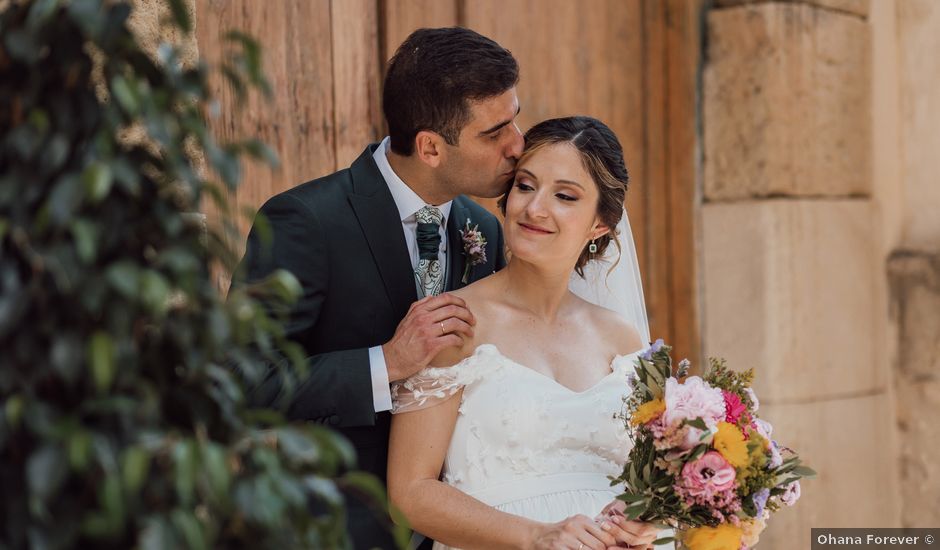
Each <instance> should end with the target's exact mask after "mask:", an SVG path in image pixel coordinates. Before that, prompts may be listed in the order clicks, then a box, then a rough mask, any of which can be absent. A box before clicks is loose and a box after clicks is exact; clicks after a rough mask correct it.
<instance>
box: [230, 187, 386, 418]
mask: <svg viewBox="0 0 940 550" xmlns="http://www.w3.org/2000/svg"><path fill="white" fill-rule="evenodd" d="M259 215H262V216H264V217H265V219H266V226H267V227H268V229H269V231H263V230H262V227H263V225H262V224H261V223H259V221H257V220H256V222H255V224H254V225H253V227H252V229H251V232H250V233H249V236H248V244H247V248H246V252H245V257H244V259H243V260H242V264H241V265H240V266H239V269H238V273H239V276H240V277H243V278H244V280H245V281H247V282H252V281H258V280H261V279H263V278H265V277H267V276H268V275H270V274H271V273H273V272H274V271H275V270H278V269H284V270H287V271H289V272H291V273H292V274H293V275H294V277H296V278H297V279H298V281H299V282H300V286H301V288H302V293H301V296H300V297H299V299H298V300H297V302H296V303H295V304H294V305H293V307H292V308H291V312H290V315H289V318H288V319H287V322H286V325H285V332H286V336H287V338H288V339H290V340H294V341H298V342H302V341H303V340H304V339H305V338H307V337H309V334H310V332H311V331H312V330H313V329H314V327H315V326H316V324H317V321H318V320H319V318H320V312H321V309H322V306H323V302H324V300H325V298H326V294H327V291H328V286H329V280H330V269H329V267H330V266H329V255H328V253H327V246H326V242H325V238H324V233H323V231H322V229H321V228H320V226H319V222H318V221H317V218H316V215H315V213H314V212H312V211H311V210H310V209H309V208H308V207H307V205H305V204H304V203H303V202H302V201H300V200H299V199H297V198H296V197H293V196H291V195H289V194H281V195H277V196H275V197H273V198H272V199H271V200H269V201H268V202H267V203H266V204H265V205H264V206H263V207H262V208H261V210H260V212H259ZM265 233H266V234H267V235H265ZM372 386H373V382H372V373H371V369H370V364H369V351H368V349H367V348H361V349H352V350H343V351H335V352H329V353H323V354H317V355H313V356H310V357H308V358H307V372H306V376H305V378H303V379H302V380H300V381H299V384H298V386H297V387H296V388H295V389H294V390H293V392H292V393H291V394H289V395H288V393H287V392H286V391H285V388H283V387H282V384H281V380H280V377H278V376H277V373H276V367H275V366H273V365H272V366H270V367H269V371H268V373H267V375H266V376H265V378H264V379H263V381H262V382H261V383H260V384H258V385H256V386H255V387H254V388H252V389H251V390H250V392H249V402H250V403H251V404H252V405H254V406H261V407H277V408H280V409H283V410H284V411H285V413H286V415H287V417H288V418H289V419H292V420H314V421H317V422H320V423H324V424H330V425H333V426H343V427H345V426H370V425H373V424H374V423H375V412H376V410H375V406H374V403H373V397H372Z"/></svg>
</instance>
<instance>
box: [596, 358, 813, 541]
mask: <svg viewBox="0 0 940 550" xmlns="http://www.w3.org/2000/svg"><path fill="white" fill-rule="evenodd" d="M671 349H672V348H670V347H669V346H667V345H665V344H663V341H662V340H657V341H656V343H655V344H653V346H652V347H651V348H650V349H649V350H647V351H646V352H645V353H644V354H643V355H641V356H640V357H639V358H638V359H637V368H636V372H635V373H633V374H631V386H632V388H633V391H632V393H631V394H630V395H628V396H627V397H625V398H624V409H623V411H622V412H621V414H620V418H622V420H623V421H624V422H625V423H626V425H627V429H628V430H629V433H630V437H631V439H632V440H633V443H634V445H633V448H632V450H631V451H630V456H629V460H628V461H627V463H626V466H625V467H624V470H623V473H622V474H621V475H620V477H618V478H614V479H612V482H611V483H612V484H618V483H622V484H624V486H625V488H626V492H625V493H624V494H622V495H620V496H619V497H618V498H619V499H620V500H623V501H624V502H625V503H626V506H627V507H626V510H625V511H624V514H625V515H626V516H627V517H628V518H629V519H631V520H638V521H648V522H654V523H659V524H664V525H667V526H670V527H672V528H674V529H676V531H677V532H676V536H675V537H667V538H663V539H659V540H657V541H656V544H662V543H665V542H669V541H673V540H678V542H679V543H680V544H681V545H682V547H684V548H689V549H690V550H741V549H747V548H751V547H753V546H754V545H755V544H757V540H758V537H759V536H760V533H761V531H763V529H764V527H765V526H766V521H767V520H768V518H769V517H770V514H771V513H772V512H776V511H777V510H778V509H780V507H781V505H785V506H792V505H793V504H794V503H795V502H796V501H797V499H798V498H799V497H800V481H799V480H800V479H801V478H803V477H811V476H814V475H816V473H815V472H814V471H813V470H811V469H810V468H807V467H806V466H803V465H802V463H801V461H800V458H799V456H797V455H796V453H794V452H793V451H792V450H790V449H788V448H786V447H782V446H779V445H778V444H777V442H776V441H774V440H773V439H771V434H772V431H773V427H772V426H771V425H770V424H769V423H768V422H765V421H763V420H761V419H760V418H758V417H757V409H758V406H759V403H758V400H757V396H756V395H755V394H754V391H753V390H751V388H750V386H751V382H752V380H753V378H754V372H753V370H748V371H746V372H735V371H733V370H730V369H729V368H728V367H727V366H726V365H725V361H724V360H722V359H710V360H709V362H710V368H709V369H708V372H707V373H706V374H705V376H704V377H698V376H688V369H689V362H688V360H683V361H682V362H680V363H679V365H678V366H677V369H676V371H675V373H673V368H672V359H671V357H670V356H669V352H670V351H671Z"/></svg>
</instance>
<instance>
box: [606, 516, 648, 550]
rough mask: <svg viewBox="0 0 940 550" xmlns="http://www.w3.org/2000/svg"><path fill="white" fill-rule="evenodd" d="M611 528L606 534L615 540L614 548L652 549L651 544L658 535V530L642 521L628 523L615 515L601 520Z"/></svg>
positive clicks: (628, 521)
mask: <svg viewBox="0 0 940 550" xmlns="http://www.w3.org/2000/svg"><path fill="white" fill-rule="evenodd" d="M603 521H606V522H607V523H608V524H609V525H610V526H611V527H610V529H608V530H607V533H609V534H610V535H612V536H613V537H614V539H616V541H617V543H616V545H612V546H614V547H616V548H644V549H645V548H652V543H653V541H654V540H656V539H657V538H659V537H658V534H659V528H658V527H656V526H655V525H653V524H652V523H647V522H644V521H630V520H628V519H627V518H625V517H623V516H619V515H616V514H613V515H610V516H609V517H607V518H603Z"/></svg>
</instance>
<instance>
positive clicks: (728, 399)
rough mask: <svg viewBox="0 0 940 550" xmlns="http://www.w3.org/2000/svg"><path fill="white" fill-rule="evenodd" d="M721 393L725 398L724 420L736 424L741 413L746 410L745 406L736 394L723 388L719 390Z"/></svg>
mask: <svg viewBox="0 0 940 550" xmlns="http://www.w3.org/2000/svg"><path fill="white" fill-rule="evenodd" d="M721 394H722V395H723V396H724V398H725V422H730V423H731V424H737V423H738V420H740V419H741V415H742V414H744V413H745V412H747V407H746V406H745V405H744V403H742V402H741V398H740V397H738V394H736V393H731V392H729V391H725V390H721Z"/></svg>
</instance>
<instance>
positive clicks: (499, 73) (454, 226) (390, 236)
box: [239, 28, 523, 548]
mask: <svg viewBox="0 0 940 550" xmlns="http://www.w3.org/2000/svg"><path fill="white" fill-rule="evenodd" d="M518 79H519V69H518V65H517V63H516V60H515V59H514V58H513V56H512V54H511V53H510V52H509V51H508V50H506V49H504V48H502V47H501V46H499V45H498V44H497V43H495V42H493V41H492V40H490V39H488V38H486V37H483V36H481V35H479V34H477V33H475V32H473V31H471V30H468V29H462V28H445V29H421V30H418V31H416V32H414V33H413V34H412V35H411V36H409V37H408V38H407V39H406V40H405V42H404V43H402V45H401V46H400V47H399V49H398V51H397V52H396V54H395V56H394V57H393V58H392V59H391V61H390V64H389V66H388V72H387V75H386V77H385V84H384V92H383V97H382V103H383V105H382V106H383V110H384V113H385V118H386V120H387V122H388V130H389V136H388V137H386V138H385V139H384V140H382V142H381V143H378V144H372V145H369V146H368V147H366V149H365V151H363V153H362V154H361V155H360V156H359V158H358V159H356V160H355V161H354V162H353V163H352V165H351V166H350V167H349V168H346V169H343V170H340V171H338V172H336V173H334V174H330V175H328V176H326V177H323V178H320V179H317V180H313V181H310V182H307V183H304V184H302V185H299V186H297V187H294V188H293V189H290V190H288V191H285V192H283V193H281V194H279V195H276V196H274V197H272V198H271V199H270V200H269V201H268V202H267V203H265V204H264V206H262V207H261V210H260V212H259V214H260V215H262V216H264V217H265V218H266V219H267V222H268V224H269V225H270V230H271V234H272V235H271V240H270V241H265V240H264V239H263V238H262V237H261V233H262V231H260V230H259V229H258V224H257V223H256V224H255V226H254V227H253V228H252V230H251V232H250V233H249V236H248V245H247V250H246V253H245V257H244V259H243V260H242V264H241V265H240V266H239V276H240V277H241V278H243V279H244V280H246V281H248V282H250V281H256V280H259V279H262V278H264V277H265V276H267V275H269V274H270V273H271V272H272V271H274V270H276V269H286V270H288V271H290V272H291V273H292V274H293V275H294V276H295V277H297V279H298V280H299V281H300V284H301V285H302V287H303V293H302V295H301V297H300V299H299V301H298V302H297V303H296V304H295V305H294V307H293V310H292V311H291V314H290V318H289V321H288V323H287V327H286V328H287V333H288V335H289V337H290V338H291V339H292V340H294V341H296V342H297V343H299V344H300V345H301V346H303V348H304V350H305V352H306V354H307V362H308V366H309V370H308V373H309V374H308V376H307V377H306V379H305V380H302V381H301V383H300V385H299V387H298V388H297V390H296V391H294V392H293V393H292V394H291V395H290V396H289V400H288V401H286V402H285V399H284V392H283V389H282V388H281V387H279V384H278V383H277V382H276V380H275V379H274V378H269V379H268V380H267V381H266V382H265V383H263V384H262V385H261V386H260V387H258V388H255V390H254V391H253V394H252V396H251V399H252V402H253V404H255V405H259V406H272V405H276V406H279V407H282V408H283V409H284V410H285V411H286V414H287V417H288V418H289V419H291V420H305V421H310V422H317V423H320V424H325V425H328V426H331V427H333V428H335V429H336V430H338V431H339V432H340V433H342V434H343V435H344V436H346V437H347V438H348V439H349V440H350V441H351V442H352V444H353V445H354V446H355V448H356V453H357V455H358V467H359V468H360V469H362V470H365V471H368V472H371V473H372V474H374V475H376V476H377V477H378V478H379V479H382V480H384V479H385V468H386V458H387V453H388V432H389V424H390V413H389V410H390V409H391V407H392V401H391V396H390V392H389V383H390V382H394V381H397V380H403V379H405V378H408V377H409V376H410V375H412V374H414V373H415V372H417V371H419V370H421V369H422V368H424V367H426V366H427V364H428V362H429V360H430V359H431V358H432V357H434V356H435V355H436V354H437V352H438V351H440V350H441V349H443V348H446V347H449V346H452V345H460V344H461V336H469V335H471V334H472V330H473V324H474V320H473V316H472V314H471V313H470V312H469V310H467V308H466V305H465V304H464V302H463V301H462V300H461V299H459V298H456V297H453V296H449V295H447V294H442V292H446V291H447V290H453V289H456V288H460V287H461V286H464V285H465V284H468V283H470V282H473V281H475V280H477V279H479V278H482V277H485V276H487V275H489V274H491V273H493V272H494V271H496V270H497V269H501V268H502V267H503V266H504V265H505V260H504V258H503V235H502V229H501V228H500V225H499V223H498V221H497V220H496V218H494V217H493V216H492V215H490V214H489V213H488V212H487V211H486V210H484V209H483V208H482V207H480V206H479V205H477V204H476V203H474V202H473V201H471V200H470V199H468V198H467V197H465V196H464V195H465V194H472V195H476V196H481V197H496V196H499V195H500V194H502V193H503V192H504V191H505V190H506V189H507V187H508V186H509V184H510V180H511V178H512V177H513V169H514V167H515V162H516V159H518V157H519V154H520V153H521V151H522V146H523V140H522V135H521V134H520V132H519V129H518V128H517V127H516V125H515V123H514V119H515V117H516V115H517V114H518V112H519V101H518V99H517V97H516V91H515V86H516V82H517V81H518ZM468 227H469V228H470V229H472V228H475V227H476V228H478V230H479V233H480V235H481V236H482V238H484V239H485V240H486V244H485V260H484V259H483V258H482V257H481V256H480V255H479V254H478V253H476V252H475V251H472V250H471V249H472V245H473V244H474V243H473V241H474V239H473V238H472V237H473V235H471V234H470V233H469V232H467V235H466V237H462V236H461V233H460V230H466V229H467V228H468ZM347 514H348V516H347V517H348V525H347V528H348V531H349V533H350V534H351V535H352V538H353V541H354V545H355V547H356V548H374V547H379V548H393V547H394V543H393V542H392V539H391V537H390V535H389V531H388V527H387V525H388V522H387V519H385V518H378V517H376V515H375V513H374V512H373V511H371V510H369V509H368V508H367V507H366V505H365V504H364V503H363V502H361V501H359V500H356V499H354V498H352V499H348V502H347Z"/></svg>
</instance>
